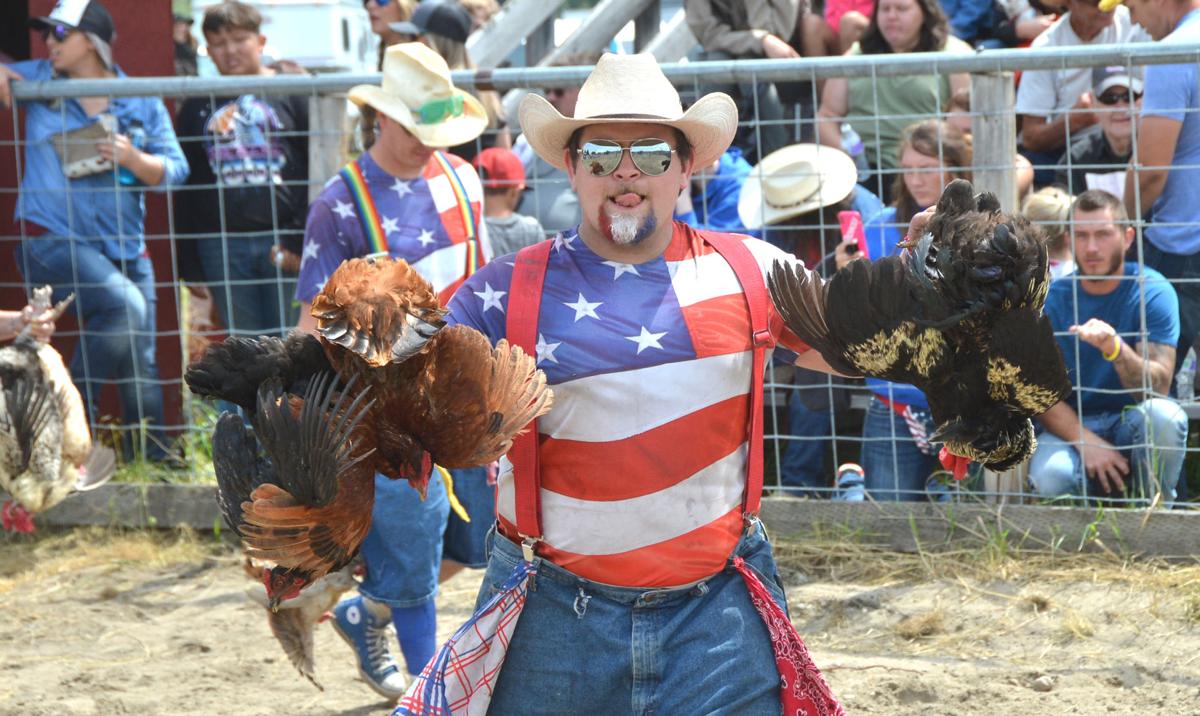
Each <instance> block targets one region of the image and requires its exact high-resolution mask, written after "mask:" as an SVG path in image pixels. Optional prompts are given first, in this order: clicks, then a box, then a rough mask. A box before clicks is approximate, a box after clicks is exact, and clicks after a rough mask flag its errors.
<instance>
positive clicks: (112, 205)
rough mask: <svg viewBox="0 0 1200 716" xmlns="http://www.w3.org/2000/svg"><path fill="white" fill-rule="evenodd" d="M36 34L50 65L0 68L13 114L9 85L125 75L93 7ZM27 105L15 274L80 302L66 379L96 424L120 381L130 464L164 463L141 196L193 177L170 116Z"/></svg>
mask: <svg viewBox="0 0 1200 716" xmlns="http://www.w3.org/2000/svg"><path fill="white" fill-rule="evenodd" d="M30 24H31V25H32V26H33V28H34V29H35V30H38V31H40V32H41V33H42V34H43V36H44V37H45V39H46V46H47V49H48V50H49V53H50V59H45V60H28V61H25V62H17V63H14V64H12V65H8V66H0V106H5V107H7V106H8V104H9V100H10V97H11V95H10V91H9V83H10V82H11V81H12V80H17V81H20V80H26V81H30V82H57V81H60V80H64V79H100V78H112V77H125V76H126V75H125V73H124V72H123V71H122V70H121V69H120V68H119V67H117V66H116V64H114V62H113V54H112V43H113V40H114V39H115V37H116V28H115V27H114V25H113V19H112V16H111V15H110V14H109V12H108V10H107V9H106V8H105V7H104V5H103V4H102V3H100V2H99V1H98V0H91V2H73V3H59V4H57V5H55V6H54V10H53V11H52V12H51V13H50V15H49V16H46V17H38V18H34V19H33V20H31V21H30ZM22 107H23V109H24V110H25V131H24V134H22V137H23V138H24V139H26V140H28V141H27V142H26V143H25V145H24V146H25V155H24V158H23V161H22V164H21V166H22V169H23V170H24V173H23V176H22V177H21V189H20V194H19V196H18V199H17V209H16V212H15V218H16V220H17V222H19V223H20V224H21V226H22V229H23V231H22V236H23V239H22V241H21V243H20V244H19V245H18V246H17V248H16V252H15V253H16V266H17V267H18V268H19V270H20V271H21V273H22V275H23V276H24V278H25V281H26V283H27V284H31V285H35V286H42V285H46V284H50V285H52V286H53V287H54V294H53V298H54V300H55V301H60V300H62V299H64V298H66V296H67V295H68V294H70V293H74V294H75V303H74V305H73V310H74V311H75V312H76V316H77V317H78V318H79V323H80V330H81V334H82V335H81V338H80V341H79V343H78V344H77V346H76V351H75V357H74V358H73V359H72V360H71V377H72V379H73V380H74V381H75V385H76V386H77V387H78V388H79V390H80V393H82V394H83V396H84V402H85V403H86V405H87V407H88V414H89V417H90V419H91V420H92V422H93V423H95V422H96V421H97V420H98V419H99V417H100V415H99V401H100V392H101V389H102V387H103V386H104V385H105V384H106V383H109V382H112V383H115V384H116V386H117V392H118V393H119V395H120V401H121V414H122V419H123V425H124V426H125V427H126V428H127V430H126V431H125V436H124V437H125V445H124V447H125V453H126V456H128V457H133V456H134V455H138V456H142V457H145V458H148V459H150V460H164V459H166V458H167V437H166V433H165V432H164V431H163V427H162V426H163V393H162V385H161V384H160V383H159V381H158V363H157V356H156V352H155V345H154V339H155V337H156V336H157V325H156V322H155V307H156V306H157V303H158V302H157V296H156V295H155V281H154V266H153V265H152V264H151V262H150V255H149V253H148V252H147V250H146V240H145V234H144V230H143V228H144V219H145V198H144V196H143V193H144V189H145V188H147V187H156V188H167V187H171V186H174V185H177V184H180V183H182V182H183V180H184V179H186V178H187V174H188V166H187V161H186V160H185V159H184V157H183V152H182V151H181V150H180V149H179V142H177V141H176V139H175V129H174V128H173V127H172V126H171V116H170V115H169V114H168V113H167V108H166V106H164V105H163V102H162V100H161V99H158V98H157V97H154V98H148V97H122V98H119V99H114V100H110V99H109V98H108V97H82V98H79V99H64V100H55V101H53V102H47V101H42V100H38V101H32V102H26V103H24V104H23V105H22ZM65 135H67V136H65ZM81 136H88V137H92V139H87V140H83V141H81V140H80V139H79V137H81ZM56 140H57V141H56ZM92 142H94V144H93V143H92ZM59 143H61V144H62V145H63V151H64V154H61V155H60V152H59V148H58V144H59ZM68 157H70V160H69V161H68V160H67V158H68ZM138 426H148V427H145V428H144V429H140V428H139V427H138Z"/></svg>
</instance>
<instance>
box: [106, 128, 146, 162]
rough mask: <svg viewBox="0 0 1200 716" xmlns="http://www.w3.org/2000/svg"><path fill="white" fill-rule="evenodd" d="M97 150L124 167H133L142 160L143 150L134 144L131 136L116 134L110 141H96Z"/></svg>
mask: <svg viewBox="0 0 1200 716" xmlns="http://www.w3.org/2000/svg"><path fill="white" fill-rule="evenodd" d="M96 151H97V152H98V153H99V154H100V156H102V157H104V158H105V159H107V160H109V161H110V162H113V163H114V164H116V165H118V166H122V167H131V166H133V165H134V164H136V163H137V162H138V161H139V160H141V157H142V152H141V150H139V149H138V148H137V147H135V146H133V142H131V141H129V136H128V135H125V134H114V135H112V139H111V140H109V141H101V142H96Z"/></svg>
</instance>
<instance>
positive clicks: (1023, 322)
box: [768, 180, 1071, 470]
mask: <svg viewBox="0 0 1200 716" xmlns="http://www.w3.org/2000/svg"><path fill="white" fill-rule="evenodd" d="M901 245H902V246H904V247H905V248H906V251H904V252H903V253H902V254H901V255H899V256H890V257H886V258H882V259H880V260H878V261H875V262H866V261H855V262H852V263H851V264H850V265H849V266H847V267H846V268H845V269H843V270H842V271H840V272H838V273H837V274H836V275H835V276H834V277H833V278H831V279H830V280H829V281H826V282H822V281H821V280H820V279H819V278H817V277H816V276H815V274H812V273H810V272H808V271H806V270H804V269H794V268H791V267H790V266H789V265H787V264H783V263H777V264H776V265H775V267H774V268H773V270H772V272H771V275H770V276H769V277H768V286H769V288H770V290H771V297H772V299H773V300H774V302H775V305H776V307H777V308H778V309H779V312H780V314H781V315H782V316H783V319H784V321H785V322H786V323H787V325H788V327H789V328H790V329H791V330H792V331H794V332H795V333H796V335H797V336H799V337H800V338H801V339H802V340H803V341H805V342H806V343H808V344H809V345H810V346H812V347H813V348H815V349H816V350H818V351H819V352H820V353H821V355H822V356H823V357H824V358H825V360H826V361H827V362H828V363H829V365H830V366H832V367H833V368H834V369H835V370H837V371H839V372H841V373H845V374H847V375H860V374H865V375H868V376H874V377H877V378H883V379H886V380H892V381H896V382H901V383H912V384H914V385H916V386H917V387H918V388H920V389H921V390H923V391H924V392H925V395H926V397H927V398H928V400H929V407H930V412H931V413H932V416H933V419H934V421H935V423H936V424H937V426H938V428H937V431H936V432H935V433H934V435H933V436H931V439H932V440H934V441H940V442H944V443H945V444H946V447H947V449H948V450H949V451H950V452H951V453H953V454H955V455H959V456H961V457H966V458H970V459H972V460H976V461H978V462H981V463H983V464H984V465H985V466H987V467H989V468H991V469H993V470H1004V469H1007V468H1009V467H1011V466H1013V465H1015V464H1017V463H1018V462H1020V461H1021V460H1024V459H1025V458H1027V457H1028V456H1029V455H1030V454H1032V452H1033V449H1034V448H1035V447H1036V444H1037V443H1036V441H1035V440H1034V434H1033V424H1032V423H1031V422H1030V417H1032V416H1035V415H1040V414H1041V413H1044V412H1045V411H1046V410H1048V409H1049V408H1050V407H1051V406H1052V405H1054V404H1055V403H1056V402H1058V401H1059V400H1061V399H1063V398H1065V397H1066V396H1067V395H1068V394H1069V393H1070V391H1071V383H1070V380H1069V379H1068V377H1067V371H1066V366H1065V365H1064V363H1063V358H1062V354H1061V353H1060V352H1059V349H1058V346H1057V344H1056V343H1055V341H1054V330H1053V328H1052V327H1051V325H1050V320H1049V319H1048V318H1047V317H1045V316H1043V315H1042V305H1043V304H1044V303H1045V300H1046V291H1047V290H1048V288H1049V275H1048V261H1047V256H1046V247H1045V244H1044V243H1043V242H1042V241H1041V238H1040V236H1039V233H1038V230H1037V229H1036V227H1034V226H1032V225H1031V224H1030V223H1029V222H1028V221H1027V220H1025V219H1024V218H1023V217H1021V216H1008V215H1005V214H1003V213H1001V212H1000V204H999V202H998V201H997V200H996V197H995V196H993V195H991V194H988V193H983V194H980V195H978V196H975V195H974V194H973V189H972V187H971V184H970V182H967V181H963V180H956V181H954V182H951V183H950V185H949V186H947V187H946V189H945V191H944V192H943V193H942V196H941V199H940V200H939V201H938V204H937V211H936V213H935V214H934V216H933V217H932V218H931V219H930V221H929V224H928V227H927V230H926V232H925V234H924V235H923V236H921V238H920V239H917V240H916V241H906V242H903V243H902V244H901Z"/></svg>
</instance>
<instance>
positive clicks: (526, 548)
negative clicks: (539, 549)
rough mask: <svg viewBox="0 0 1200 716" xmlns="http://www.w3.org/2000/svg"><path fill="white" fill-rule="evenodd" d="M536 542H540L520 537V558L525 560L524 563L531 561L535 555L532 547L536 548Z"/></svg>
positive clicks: (535, 539) (524, 536) (533, 538)
mask: <svg viewBox="0 0 1200 716" xmlns="http://www.w3.org/2000/svg"><path fill="white" fill-rule="evenodd" d="M538 542H541V540H540V539H538V538H537V537H528V536H526V535H521V556H522V557H524V558H525V561H526V562H532V561H533V558H534V556H535V554H536V552H535V550H534V547H536V546H537V543H538Z"/></svg>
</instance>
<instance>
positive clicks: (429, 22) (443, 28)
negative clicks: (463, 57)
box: [388, 2, 471, 42]
mask: <svg viewBox="0 0 1200 716" xmlns="http://www.w3.org/2000/svg"><path fill="white" fill-rule="evenodd" d="M388 29H390V30H391V31H392V32H397V33H400V34H402V35H425V34H431V35H441V36H442V37H446V38H449V39H451V40H454V41H455V42H466V41H467V38H468V37H470V36H471V13H469V12H467V9H466V8H465V7H463V6H462V5H459V4H458V3H457V2H423V3H421V4H420V5H417V9H416V10H414V11H413V14H412V17H411V18H410V19H409V20H408V21H407V22H393V23H391V24H390V25H388Z"/></svg>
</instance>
